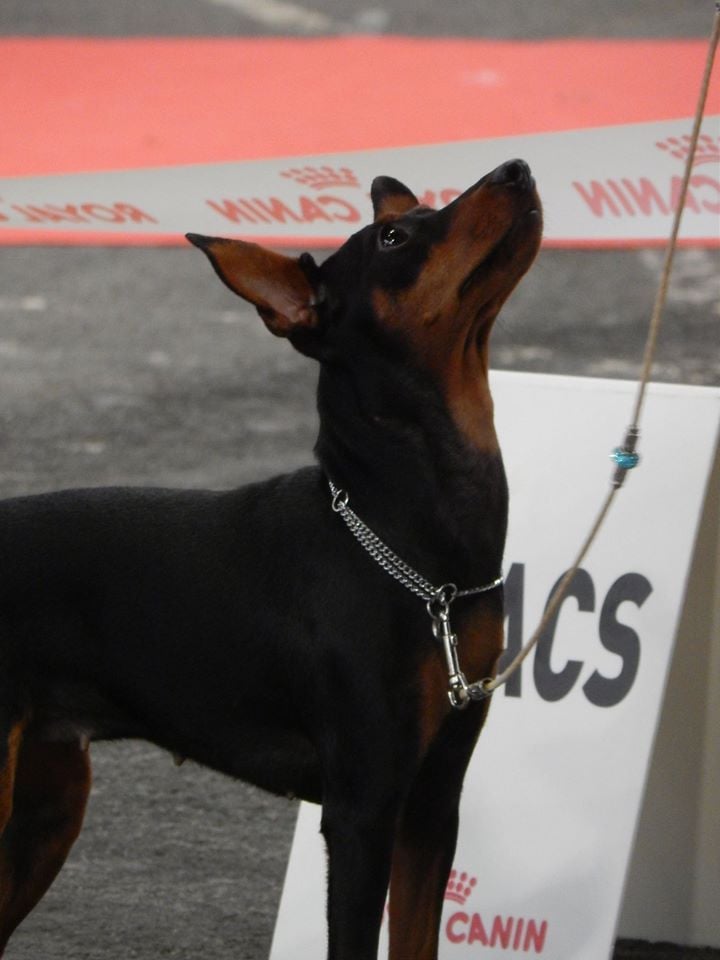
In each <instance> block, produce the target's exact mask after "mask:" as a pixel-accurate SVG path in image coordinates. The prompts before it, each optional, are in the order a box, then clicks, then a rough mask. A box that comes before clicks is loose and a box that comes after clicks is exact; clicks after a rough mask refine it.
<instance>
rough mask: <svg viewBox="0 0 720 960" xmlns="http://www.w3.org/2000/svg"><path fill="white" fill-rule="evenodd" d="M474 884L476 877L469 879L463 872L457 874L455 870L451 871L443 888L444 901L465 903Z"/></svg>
mask: <svg viewBox="0 0 720 960" xmlns="http://www.w3.org/2000/svg"><path fill="white" fill-rule="evenodd" d="M476 883H477V877H469V876H468V875H467V874H466V873H465V872H463V873H458V872H457V870H451V871H450V878H449V879H448V883H447V887H446V888H445V899H446V900H454V901H455V903H460V904H462V903H465V901H466V900H467V898H468V897H469V896H470V894H471V893H472V892H473V888H474V886H475V884H476Z"/></svg>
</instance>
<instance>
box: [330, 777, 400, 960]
mask: <svg viewBox="0 0 720 960" xmlns="http://www.w3.org/2000/svg"><path fill="white" fill-rule="evenodd" d="M398 806H399V802H396V801H395V799H394V798H392V797H387V796H386V797H381V796H375V797H372V796H370V794H369V793H368V792H366V791H362V790H361V792H360V793H358V794H356V795H355V797H352V798H351V797H349V796H348V797H347V798H346V799H343V798H341V797H337V796H335V797H333V796H327V797H326V799H325V800H324V803H323V815H322V833H323V836H324V837H325V842H326V844H327V851H328V905H327V915H328V960H376V958H377V951H378V938H379V935H380V925H381V922H382V915H383V909H384V906H385V898H386V894H387V887H388V882H389V879H390V864H391V858H392V845H393V835H394V830H395V823H396V819H397V810H398Z"/></svg>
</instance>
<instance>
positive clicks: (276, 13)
mask: <svg viewBox="0 0 720 960" xmlns="http://www.w3.org/2000/svg"><path fill="white" fill-rule="evenodd" d="M206 2H207V3H214V4H215V5H216V6H220V7H230V8H232V9H233V10H237V11H238V13H242V14H244V15H245V16H246V17H249V18H250V19H251V20H254V21H255V22H256V23H263V24H265V25H266V26H271V27H296V28H297V29H300V30H304V31H306V32H308V33H320V32H322V31H324V30H332V29H333V21H332V20H331V19H330V17H327V16H325V14H324V13H318V12H317V11H315V10H306V9H305V8H304V7H301V6H300V5H299V4H297V3H288V2H287V0H206Z"/></svg>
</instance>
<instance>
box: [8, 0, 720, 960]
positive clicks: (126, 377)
mask: <svg viewBox="0 0 720 960" xmlns="http://www.w3.org/2000/svg"><path fill="white" fill-rule="evenodd" d="M260 6H261V4H249V5H248V4H246V3H244V2H242V0H224V2H223V0H172V2H171V0H147V2H144V3H143V4H134V3H133V4H131V3H118V2H117V0H63V2H61V3H60V2H58V0H3V3H2V5H0V33H4V34H55V33H60V34H86V35H87V34H93V35H106V34H108V35H124V34H128V35H133V34H135V35H137V34H168V35H178V34H186V35H187V34H227V35H232V34H239V35H245V34H256V33H283V34H287V33H293V32H296V33H303V32H305V31H306V30H307V21H306V20H303V19H302V18H301V19H300V20H298V21H297V22H296V23H295V24H294V25H293V24H292V23H290V24H285V25H280V26H278V27H272V26H271V25H269V24H268V23H267V22H264V21H263V20H262V18H261V16H260V14H259V13H258V9H259V7H260ZM712 8H713V4H712V3H710V2H705V0H694V2H685V3H677V2H674V0H662V2H659V0H640V2H635V3H632V4H628V3H624V2H620V0H597V2H593V0H556V2H554V3H540V2H538V3H527V2H525V3H519V2H517V0H506V2H504V3H502V4H496V3H490V2H476V3H467V2H460V0H445V2H444V3H442V4H433V3H431V2H430V0H421V2H416V3H412V2H410V0H390V2H387V3H385V4H384V5H383V6H382V7H380V6H376V7H369V6H368V7H364V6H362V5H360V6H358V5H357V4H353V3H350V2H349V0H342V2H339V3H334V2H332V0H318V2H315V3H313V4H312V9H313V10H314V11H317V12H320V13H322V14H323V15H324V16H325V17H326V21H327V22H326V25H325V27H324V29H326V30H327V31H329V32H346V31H349V30H359V29H364V30H370V29H372V30H377V31H379V32H405V33H411V34H426V35H432V34H435V35H453V34H457V35H465V36H470V35H472V36H507V37H535V38H541V37H547V36H565V35H567V36H572V35H576V36H580V35H585V36H627V37H642V36H668V37H674V36H705V35H706V34H707V32H708V30H709V26H710V21H711V18H712ZM306 9H307V8H306ZM243 11H245V12H243ZM248 11H251V13H248ZM252 11H254V13H253V12H252ZM378 172H387V173H392V174H396V175H399V176H402V172H401V171H378ZM540 186H541V187H542V185H540ZM661 256H662V255H661V253H660V252H658V251H656V250H634V251H630V252H597V251H595V252H587V251H583V252H581V251H545V252H544V253H543V254H542V255H541V257H540V259H539V261H538V263H537V265H536V266H535V267H534V268H533V271H532V272H531V274H530V275H529V276H528V277H527V278H526V279H525V281H524V282H523V285H522V286H521V288H520V289H519V290H518V291H517V293H516V294H515V296H514V298H513V299H512V300H511V302H510V303H509V304H508V305H507V307H506V309H505V311H504V313H503V315H502V318H501V321H500V323H499V326H498V328H497V330H496V334H495V337H494V365H495V366H496V367H499V368H506V369H515V370H535V371H544V372H558V373H569V374H582V375H593V376H609V377H625V378H631V377H634V376H635V374H636V373H637V370H638V366H639V359H640V353H641V348H642V340H643V336H644V324H645V323H646V321H647V318H648V316H649V312H650V308H651V304H652V300H653V297H654V292H655V286H656V282H657V277H658V273H659V268H660V264H661ZM719 268H720V256H719V255H718V253H717V252H709V251H705V250H684V251H680V252H679V254H678V257H677V265H676V271H675V275H674V283H673V287H672V290H671V294H670V300H669V303H668V309H667V313H666V317H665V323H664V329H663V333H662V340H661V344H660V348H659V360H658V366H657V370H656V379H661V380H669V381H676V382H687V383H701V384H718V383H720V351H719V350H718V343H719V338H718V332H717V331H718V321H719V320H720V315H719V312H718V306H717V304H718V292H719V291H718V280H717V277H718V274H719V273H720V269H719ZM0 278H1V283H0V383H1V389H2V405H1V406H0V494H2V495H10V494H14V493H21V492H28V491H40V490H46V489H51V488H57V487H66V486H86V485H94V484H111V483H112V484H116V483H128V484H154V485H177V486H183V487H185V486H187V487H198V486H209V487H228V486H231V485H235V484H239V483H243V482H245V481H247V480H250V479H253V478H258V477H264V476H268V475H270V474H272V473H273V472H277V471H279V470H285V469H289V468H292V467H294V466H296V465H299V464H302V463H306V462H308V461H309V460H310V458H311V448H312V444H313V441H314V435H315V429H316V419H315V412H314V399H313V388H314V381H315V370H314V368H313V366H312V365H311V364H310V363H309V361H306V360H304V359H302V358H301V357H299V356H297V355H296V354H294V353H293V352H292V351H291V349H290V348H289V347H288V346H287V344H286V343H284V342H281V341H279V340H276V339H274V338H272V337H270V336H269V335H268V334H267V333H266V331H265V329H264V327H263V326H262V324H261V323H260V321H259V320H258V318H257V317H256V315H255V314H254V313H253V312H252V311H250V310H249V309H246V308H245V307H244V305H243V304H242V303H241V301H239V300H238V299H236V298H234V297H233V296H232V294H230V293H229V292H228V291H227V290H225V289H224V288H223V287H221V285H220V284H219V283H218V282H217V281H216V280H215V278H214V277H213V276H211V274H210V272H209V270H208V266H207V263H206V262H205V261H204V259H203V258H202V257H201V255H200V254H198V253H197V251H193V250H190V249H188V250H185V249H62V248H57V249H51V248H36V249H33V248H24V249H23V248H14V249H0ZM92 754H93V759H94V768H95V785H94V788H93V793H92V798H91V802H90V806H89V811H88V815H87V820H86V827H85V830H84V831H83V834H82V836H81V838H80V840H79V841H78V843H77V844H76V847H75V849H74V851H73V854H72V856H71V858H70V860H69V861H68V863H67V865H66V867H65V869H64V871H63V873H62V874H61V876H60V878H59V879H58V881H57V882H56V884H55V885H54V887H53V888H52V890H51V892H50V893H49V894H48V895H47V896H46V898H45V899H44V901H43V902H42V904H41V906H40V907H39V908H38V909H37V910H36V911H35V912H34V913H33V915H32V916H31V918H30V919H29V920H28V921H27V922H26V923H25V925H24V926H23V927H22V928H21V929H20V931H18V933H17V934H16V936H15V938H14V939H13V941H12V942H11V945H10V948H9V950H8V960H68V958H70V960H119V958H142V960H155V958H158V957H167V958H177V960H197V958H200V957H202V958H210V957H212V958H216V960H230V958H233V960H263V958H266V957H267V954H268V950H269V944H270V938H271V935H272V928H273V923H274V917H275V911H276V908H277V902H278V898H279V894H280V887H281V883H282V879H283V875H284V869H285V863H286V858H287V854H288V850H289V845H290V841H291V836H292V830H293V825H294V819H295V813H296V810H295V807H294V805H293V804H292V803H289V802H287V801H278V800H275V799H272V798H269V797H267V796H265V795H264V794H261V793H260V792H258V791H256V790H254V789H252V788H248V787H246V786H244V785H242V784H239V783H234V782H231V781H229V780H227V779H225V778H223V777H220V776H218V775H216V774H213V773H209V772H208V771H205V770H202V769H200V768H198V767H196V766H193V765H192V764H186V765H185V766H183V767H182V768H180V769H176V768H175V767H174V765H173V763H172V760H171V758H170V757H168V756H167V755H164V754H163V753H161V752H160V751H158V750H156V749H154V748H151V747H148V746H146V745H142V744H112V745H110V744H108V745H96V746H95V747H93V750H92ZM623 949H624V950H627V949H628V948H627V946H626V947H625V948H623ZM626 955H627V956H630V955H631V954H630V953H627V954H626V953H623V954H622V956H623V957H624V956H626ZM618 956H620V953H618ZM632 956H635V954H634V953H633V954H632ZM657 956H659V954H657ZM663 956H664V955H663ZM299 960H305V958H299ZM598 960H600V958H598Z"/></svg>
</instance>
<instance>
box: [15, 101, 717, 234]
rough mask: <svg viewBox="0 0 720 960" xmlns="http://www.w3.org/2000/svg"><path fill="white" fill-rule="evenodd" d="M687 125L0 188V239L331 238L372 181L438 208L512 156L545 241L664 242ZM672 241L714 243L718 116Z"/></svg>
mask: <svg viewBox="0 0 720 960" xmlns="http://www.w3.org/2000/svg"><path fill="white" fill-rule="evenodd" d="M691 127H692V120H691V119H689V118H688V119H679V120H672V121H663V122H659V123H641V124H628V125H623V126H615V127H598V128H594V129H592V128H591V129H587V130H573V131H568V132H563V133H541V134H534V135H525V136H518V137H502V138H496V139H491V140H474V141H462V142H459V143H448V144H438V145H433V146H417V147H403V148H398V149H394V150H367V151H359V152H354V153H342V154H327V155H323V156H315V157H294V158H293V157H290V158H288V157H285V158H280V159H277V158H275V159H270V160H262V161H246V162H242V163H223V164H208V165H195V166H180V167H167V168H154V169H147V170H128V171H122V172H117V173H85V174H72V175H64V176H48V177H28V178H24V177H11V178H6V179H4V180H0V241H2V239H3V236H5V237H6V241H9V239H10V238H11V239H12V241H13V242H15V243H18V242H20V243H21V242H23V238H29V239H32V235H33V234H37V233H38V232H39V233H40V234H42V235H43V236H45V235H49V236H50V237H52V235H53V234H56V235H58V236H59V235H61V234H67V233H68V231H71V232H73V233H76V234H79V235H81V236H82V235H83V234H85V235H87V236H89V235H91V234H97V233H98V232H100V233H102V234H104V235H105V238H106V240H107V239H110V240H112V237H113V236H115V237H116V238H120V239H123V238H125V239H126V238H127V237H128V236H129V235H132V236H134V237H135V238H136V239H137V238H142V237H145V238H147V239H148V240H150V241H152V239H153V238H157V237H164V238H165V239H166V240H167V239H170V240H173V239H174V241H175V242H178V240H179V238H180V237H181V236H182V235H183V234H185V233H187V232H195V233H205V234H209V235H211V236H214V235H220V236H228V235H237V236H243V237H247V238H251V239H258V240H263V241H264V242H267V243H272V244H276V245H278V244H279V245H283V244H284V245H298V244H309V245H312V244H317V245H326V244H336V243H340V242H342V241H343V240H345V239H346V237H348V236H349V234H350V233H352V232H354V231H355V230H357V229H358V228H359V227H361V226H362V225H363V224H365V223H367V222H368V221H369V220H370V219H371V205H370V201H369V198H368V192H369V188H370V183H371V181H372V179H373V177H375V176H376V175H377V174H389V175H391V176H395V177H398V178H399V179H401V180H403V181H404V182H406V183H407V184H408V186H410V187H411V188H412V189H413V190H414V191H415V192H416V193H417V195H418V197H419V198H420V200H421V202H423V203H427V204H429V205H430V206H433V207H442V206H444V205H445V204H447V203H448V202H449V201H450V200H452V199H453V198H454V197H456V196H458V195H459V194H460V193H461V192H462V191H463V190H466V189H467V188H468V187H469V186H471V185H472V184H473V183H475V182H476V181H477V180H478V179H479V178H480V177H481V176H483V174H485V173H487V172H488V171H490V170H492V169H493V168H494V167H495V166H497V165H498V164H500V163H502V162H503V161H505V160H508V159H511V158H513V157H518V156H519V157H524V158H525V159H526V160H527V161H528V162H529V163H530V165H531V167H532V169H533V172H534V174H535V177H536V179H537V182H538V186H539V189H540V194H541V196H542V198H543V203H544V206H545V212H546V217H545V242H546V243H549V244H556V245H574V246H576V245H579V244H580V245H582V244H591V245H601V246H602V245H605V246H612V245H620V246H622V245H627V244H639V243H643V244H647V243H665V241H666V239H667V236H668V234H669V232H670V225H671V222H672V217H673V213H674V210H675V207H676V205H677V200H678V194H679V190H680V183H681V180H682V175H683V170H684V161H685V158H686V155H687V146H688V142H689V134H690V130H691ZM680 237H681V241H682V242H685V243H699V244H703V245H712V244H718V243H720V116H709V117H706V118H705V121H704V125H703V132H702V136H701V138H700V142H699V147H698V152H697V155H696V158H695V163H694V166H693V171H692V176H691V179H690V188H689V193H688V198H687V203H686V208H685V215H684V219H683V224H682V230H681V233H680Z"/></svg>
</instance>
